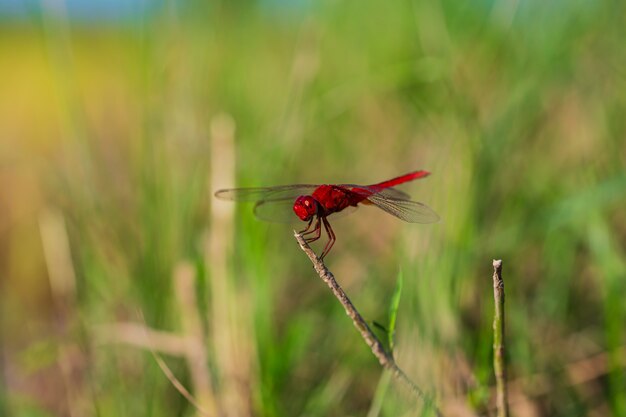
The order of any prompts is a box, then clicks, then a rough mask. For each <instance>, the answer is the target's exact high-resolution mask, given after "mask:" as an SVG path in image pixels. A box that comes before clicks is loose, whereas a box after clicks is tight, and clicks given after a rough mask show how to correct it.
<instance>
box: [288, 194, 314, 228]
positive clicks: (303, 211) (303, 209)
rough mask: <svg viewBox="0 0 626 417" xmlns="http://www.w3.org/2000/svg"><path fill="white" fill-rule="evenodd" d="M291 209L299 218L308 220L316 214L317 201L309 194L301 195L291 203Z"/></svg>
mask: <svg viewBox="0 0 626 417" xmlns="http://www.w3.org/2000/svg"><path fill="white" fill-rule="evenodd" d="M293 211H294V213H296V216H298V217H299V218H300V220H304V221H305V222H306V221H309V220H311V217H313V216H315V215H316V214H317V201H315V199H314V198H313V197H311V196H310V195H301V196H300V197H298V198H296V201H295V202H294V203H293Z"/></svg>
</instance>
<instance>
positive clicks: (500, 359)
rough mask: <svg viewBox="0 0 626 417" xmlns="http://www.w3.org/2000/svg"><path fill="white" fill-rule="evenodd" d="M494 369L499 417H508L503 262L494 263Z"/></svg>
mask: <svg viewBox="0 0 626 417" xmlns="http://www.w3.org/2000/svg"><path fill="white" fill-rule="evenodd" d="M493 298H494V299H495V314H494V317H493V368H494V371H495V374H496V409H497V415H498V417H508V415H509V406H508V400H507V387H506V369H505V364H504V281H503V280H502V260H494V261H493Z"/></svg>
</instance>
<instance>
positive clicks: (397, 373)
mask: <svg viewBox="0 0 626 417" xmlns="http://www.w3.org/2000/svg"><path fill="white" fill-rule="evenodd" d="M294 236H295V237H296V240H297V241H298V244H299V245H300V248H301V249H302V251H303V252H304V253H306V254H307V256H308V257H309V259H310V260H311V263H312V264H313V267H314V268H315V271H316V272H317V274H318V275H319V277H320V278H321V279H322V281H324V282H325V283H326V285H328V287H329V288H330V290H331V291H332V293H333V295H334V296H335V298H337V300H339V302H340V303H341V305H342V306H343V308H344V309H345V310H346V314H347V315H348V317H350V319H352V323H354V327H356V328H357V330H358V331H359V333H361V336H362V337H363V340H365V343H367V345H368V346H369V347H370V349H371V350H372V353H373V354H374V356H376V359H378V362H379V363H380V364H381V365H382V366H383V368H385V369H387V370H389V371H390V372H391V373H392V375H393V376H394V377H395V378H396V379H398V380H400V381H402V382H404V383H405V384H406V385H407V386H408V387H409V388H410V389H411V391H412V392H413V393H414V394H415V395H416V396H417V397H418V398H420V399H421V400H422V401H424V403H425V404H426V405H427V406H430V407H432V409H433V410H434V412H435V414H436V415H437V416H441V412H440V411H439V409H438V408H437V406H436V405H435V404H434V403H433V402H432V400H431V399H430V398H429V397H428V396H426V394H424V392H423V391H422V390H421V388H420V387H418V386H417V385H416V384H415V383H414V382H413V381H412V380H411V379H410V378H409V377H408V376H407V375H406V374H405V373H404V371H403V370H402V369H400V367H399V366H398V365H397V364H396V361H395V360H394V359H393V356H392V355H391V354H390V353H389V352H387V351H386V350H385V348H384V346H383V344H382V342H381V341H380V340H379V339H378V337H376V335H375V334H374V332H372V330H371V329H370V327H369V326H368V325H367V323H366V322H365V320H363V317H362V316H361V314H360V313H359V311H358V310H357V309H356V307H355V306H354V304H352V301H350V299H349V298H348V295H347V294H346V293H345V291H344V290H343V288H341V286H340V285H339V283H338V282H337V280H336V279H335V276H334V275H333V274H332V272H330V271H329V270H328V268H326V265H324V262H323V261H322V260H320V259H319V258H318V257H317V255H315V252H313V250H312V249H311V247H310V246H309V245H308V244H307V243H306V242H305V240H304V238H303V237H302V235H301V234H299V233H298V232H295V231H294Z"/></svg>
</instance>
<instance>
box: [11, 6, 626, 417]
mask: <svg viewBox="0 0 626 417" xmlns="http://www.w3.org/2000/svg"><path fill="white" fill-rule="evenodd" d="M478 3H480V4H478ZM502 4H505V3H502ZM502 10H504V11H502ZM502 10H501V11H500V12H494V11H493V9H492V7H491V6H490V5H488V4H483V2H476V4H471V5H469V4H468V5H464V6H461V5H459V4H457V3H456V2H452V1H442V2H438V1H426V2H399V3H394V4H393V5H390V4H387V3H382V2H329V1H325V2H319V3H315V4H314V5H311V6H310V8H307V9H304V10H302V11H298V10H297V9H289V11H284V12H276V11H272V10H268V9H265V8H263V7H262V6H259V5H255V4H254V3H248V2H235V3H230V2H227V3H223V4H222V3H210V4H205V3H203V2H192V3H190V4H188V5H185V6H181V7H179V8H164V9H163V10H160V11H158V12H157V13H155V15H153V16H150V17H146V18H145V19H144V20H142V21H140V22H136V23H134V24H125V25H124V26H122V27H115V26H114V25H113V26H110V27H103V26H98V27H95V28H90V27H88V26H86V25H79V24H73V23H68V22H64V21H55V20H54V19H53V16H51V15H47V14H46V13H43V14H42V15H41V16H40V17H39V18H38V20H36V21H33V23H32V25H30V26H23V27H20V26H19V25H15V26H11V27H8V26H7V27H6V28H4V29H2V32H1V33H2V35H0V42H1V43H0V59H1V60H2V62H9V61H8V60H9V58H7V57H8V56H9V54H11V45H12V44H14V43H15V42H18V41H19V42H21V45H24V47H23V48H20V51H21V52H20V55H19V57H20V58H19V59H18V60H16V61H15V62H14V63H13V67H6V66H5V68H12V69H9V70H7V71H11V72H10V73H8V75H7V76H6V77H2V78H3V80H0V83H4V84H5V85H4V87H5V89H6V91H12V92H13V96H16V97H34V99H33V100H31V101H29V100H26V102H25V103H26V104H20V103H21V102H19V103H18V104H16V105H9V104H11V103H10V102H9V101H8V100H7V99H6V98H5V99H0V104H2V106H1V107H0V111H6V116H7V117H4V116H5V114H2V116H3V119H5V120H6V123H3V125H4V128H3V127H0V137H5V136H6V137H9V138H10V137H13V136H12V135H13V133H12V132H14V131H19V132H23V135H24V136H23V138H22V140H23V141H24V142H23V145H22V146H23V147H22V148H13V144H12V143H11V142H7V143H6V144H5V143H4V142H2V147H0V156H2V159H3V160H4V161H8V162H6V163H4V162H3V164H4V166H5V167H7V169H6V170H5V171H6V172H7V173H8V174H7V177H6V178H7V180H6V187H5V190H4V191H0V197H2V198H5V199H6V200H7V201H13V200H16V201H17V202H20V204H18V203H15V204H16V205H15V206H12V205H11V207H13V208H12V210H14V211H15V212H18V211H19V212H24V213H25V214H24V219H25V220H14V219H15V218H17V217H10V216H9V217H7V219H13V220H8V221H7V223H6V224H7V228H6V229H5V230H7V238H6V242H7V244H6V245H2V247H0V255H1V258H0V259H1V262H0V263H1V265H2V266H1V267H2V268H3V269H2V271H3V272H2V273H3V274H4V275H6V276H7V277H8V278H9V279H8V280H7V283H8V284H7V287H6V288H7V290H6V291H3V294H2V295H0V305H1V311H2V316H3V318H2V321H1V322H0V324H1V326H0V329H2V330H1V331H0V342H1V344H0V346H1V350H0V353H2V354H3V359H2V360H3V367H4V368H5V369H8V370H7V371H6V372H4V374H3V378H2V383H0V414H2V415H15V416H31V415H67V413H68V410H69V409H74V410H79V411H80V413H79V415H93V416H95V415H98V416H102V417H106V416H173V415H180V416H183V415H193V414H194V413H195V411H194V409H193V407H192V406H191V405H190V404H189V403H188V402H187V401H186V400H184V399H183V398H182V397H181V396H180V395H179V394H178V393H177V392H176V390H175V389H174V388H173V387H172V386H171V384H170V382H169V381H168V380H167V379H166V378H165V376H164V375H163V373H162V372H161V370H160V369H159V368H158V366H157V365H156V363H155V362H154V359H153V358H152V356H151V354H150V352H149V351H146V350H143V349H140V348H137V347H134V346H128V345H124V344H111V343H100V342H98V343H95V342H94V341H95V340H96V336H97V332H98V330H97V329H98V327H97V326H99V325H102V324H111V323H115V322H126V321H134V322H137V321H139V320H140V317H139V315H138V313H137V312H138V311H141V312H143V315H144V317H145V320H146V321H147V323H148V324H149V325H150V326H152V327H154V328H158V329H162V330H166V331H169V332H173V333H176V334H182V332H183V328H182V326H183V323H184V320H183V317H181V314H183V312H185V311H188V310H186V309H185V308H184V307H185V306H181V305H180V301H179V299H178V298H177V296H176V279H175V277H174V270H175V268H176V266H177V265H179V264H180V263H181V262H184V261H190V262H191V263H192V264H193V265H194V268H195V272H196V283H195V296H196V301H197V303H196V304H197V305H194V306H191V307H192V309H195V311H197V312H198V313H199V317H200V328H201V329H202V337H203V338H204V341H205V343H204V346H205V348H206V354H207V357H208V360H207V363H206V364H205V366H202V364H198V363H195V364H194V365H193V366H200V367H202V368H203V369H204V372H206V373H207V374H208V375H210V380H211V382H212V384H213V386H214V387H215V390H216V393H215V399H216V401H217V402H218V403H222V404H226V405H228V404H231V405H232V404H235V405H234V406H233V407H231V408H229V409H231V410H233V409H239V410H240V414H239V415H246V414H249V415H258V416H268V417H273V416H276V417H279V416H344V415H367V414H368V413H370V414H369V415H370V416H374V415H377V416H378V415H380V416H399V415H420V413H421V412H422V410H421V408H422V407H421V404H420V403H416V402H415V401H414V400H413V399H412V398H411V397H410V395H409V394H408V393H407V392H406V391H404V390H403V387H402V386H401V384H396V383H395V382H394V381H390V380H389V379H388V377H387V376H385V374H383V373H382V370H381V369H380V366H379V365H378V363H377V362H376V360H375V358H374V357H373V355H372V354H371V352H370V351H369V349H368V348H367V346H366V345H365V344H364V343H363V342H362V340H361V339H360V337H359V335H358V333H357V332H356V331H355V329H354V328H353V326H352V324H351V323H350V321H349V319H348V318H347V317H346V316H345V314H344V312H343V309H342V308H341V306H340V305H339V304H338V303H337V301H336V300H335V299H334V298H333V297H332V296H331V295H330V294H329V293H328V291H327V289H326V288H324V287H323V285H322V283H321V281H320V280H319V279H317V278H316V277H315V273H314V271H312V269H311V266H310V263H309V262H308V261H307V259H306V257H305V256H304V255H303V254H302V253H301V252H300V251H299V249H298V247H297V244H296V242H295V240H294V239H293V237H292V231H291V228H290V227H289V226H282V225H268V224H265V223H261V222H258V221H257V220H256V219H254V216H253V214H252V207H250V206H249V205H243V204H242V205H239V206H234V205H233V206H231V207H230V208H231V209H232V210H233V211H234V218H233V223H232V227H231V226H229V224H230V223H229V222H228V221H227V220H216V218H215V217H212V214H211V213H212V211H211V210H212V209H213V208H214V207H215V206H214V205H215V204H216V202H215V200H214V198H213V197H212V192H213V191H214V190H212V189H211V184H213V183H215V182H216V180H218V179H219V178H229V174H230V173H232V175H234V177H235V178H236V182H235V183H234V184H233V183H218V184H216V185H218V186H219V187H224V188H226V187H231V186H235V185H236V186H262V185H273V184H284V183H300V182H301V183H309V182H313V183H323V182H351V183H352V182H354V183H372V182H376V181H380V180H383V179H386V178H387V177H393V176H396V175H400V174H402V173H405V172H408V171H410V170H413V169H418V168H423V169H427V170H429V171H431V172H432V176H430V177H428V178H427V179H424V180H420V181H419V182H417V183H412V184H408V185H406V186H403V190H406V191H407V192H409V193H410V194H411V195H413V196H415V198H416V199H417V200H419V201H423V202H425V203H427V204H428V205H429V206H431V207H432V208H433V209H435V210H436V211H437V212H438V213H439V214H440V216H441V218H442V222H440V223H438V224H435V225H425V226H421V225H409V224H402V223H401V222H400V221H396V220H395V219H392V218H387V217H386V215H385V214H384V213H382V212H377V211H376V210H375V209H371V208H368V207H366V208H363V209H359V211H358V212H357V213H356V214H353V215H351V216H349V217H346V218H345V219H338V220H337V221H335V222H333V227H334V229H335V231H336V233H337V237H338V240H337V244H336V245H335V247H334V248H333V251H332V252H331V254H330V255H329V256H328V258H327V263H328V266H329V268H330V269H331V270H332V271H333V273H334V274H335V275H336V277H337V279H338V280H339V282H340V283H341V285H342V286H343V287H344V288H345V290H346V292H347V293H348V294H349V295H350V297H351V299H352V300H353V302H354V303H355V305H356V306H357V307H358V308H359V310H360V311H361V313H362V314H363V316H364V318H365V319H366V320H368V322H372V321H376V322H379V323H388V324H389V327H388V329H387V330H389V331H390V335H389V336H390V337H391V335H393V334H394V333H395V336H394V337H393V348H394V349H393V350H394V355H395V357H396V359H397V361H398V364H399V365H400V367H402V368H403V369H404V370H405V371H406V372H407V374H408V375H409V376H410V377H411V378H412V379H413V380H414V381H415V382H416V383H417V384H418V385H419V386H420V387H421V388H422V389H423V390H425V391H426V392H428V393H430V394H432V395H434V396H435V397H436V398H437V401H438V403H439V404H440V406H441V408H442V409H443V410H444V412H445V410H446V409H448V408H447V407H451V406H452V404H454V405H457V406H458V405H459V404H460V406H462V407H465V408H466V409H467V410H470V411H471V412H475V413H477V414H479V413H482V412H484V411H485V410H487V409H488V407H489V401H490V391H489V390H490V389H491V388H492V387H493V385H494V377H493V369H492V356H491V354H492V353H491V346H492V337H493V335H492V330H491V323H492V314H493V300H492V288H491V285H492V284H491V273H492V271H491V268H492V267H491V261H492V259H500V258H501V259H503V260H504V280H505V285H506V294H507V304H506V309H507V310H506V314H507V340H506V341H507V360H508V365H509V377H510V378H511V379H512V380H515V381H517V382H516V384H515V385H514V386H512V389H514V390H515V391H514V394H515V396H516V398H523V401H522V402H523V403H524V404H526V405H528V404H532V406H533V407H534V409H535V410H536V411H537V414H535V415H545V416H573V415H616V416H624V415H626V394H624V393H626V379H625V377H624V375H625V372H624V358H623V354H624V346H625V345H626V340H625V339H626V337H625V327H624V321H625V320H626V307H625V306H626V304H624V302H623V300H624V299H625V298H626V285H625V284H624V283H625V281H624V278H626V256H625V249H624V248H625V247H626V245H625V243H626V216H624V210H623V206H624V203H625V202H626V176H625V174H624V166H625V163H626V160H625V156H624V155H626V140H625V138H626V123H624V120H625V119H624V114H625V112H626V94H625V91H626V72H625V70H624V68H626V49H624V47H623V45H622V44H623V42H622V40H623V39H625V35H626V33H625V32H626V30H625V28H626V19H625V18H624V17H625V16H626V13H625V12H626V10H624V7H623V6H622V5H621V4H614V3H610V2H582V1H580V2H569V3H568V4H565V3H564V2H559V3H558V5H557V4H556V3H555V4H553V5H551V6H543V5H541V4H540V3H539V2H534V1H522V2H519V8H518V9H517V11H516V12H515V14H514V18H513V20H512V22H511V23H510V25H509V24H507V23H506V22H507V19H506V10H505V9H502ZM498 13H504V14H498ZM498 16H500V17H498ZM37 63H39V64H37ZM20 75H22V76H20ZM8 80H18V81H11V82H9V81H8ZM31 84H32V85H33V86H34V87H33V88H34V90H35V92H31V93H28V91H31V90H29V87H28V86H29V85H31ZM42 86H43V87H42ZM17 94H19V95H17ZM28 94H31V95H28ZM9 96H11V95H10V94H7V95H6V96H5V97H9ZM7 103H8V104H7ZM20 112H21V113H20ZM221 113H226V114H228V115H230V116H231V117H232V119H233V120H234V122H235V125H236V131H235V136H234V142H233V144H232V151H234V152H235V155H236V165H235V166H234V167H231V168H226V169H225V170H224V171H223V172H216V169H215V167H212V166H211V161H212V160H215V158H217V160H218V161H219V160H221V159H223V158H225V155H226V152H227V151H228V150H229V149H230V147H229V145H228V142H226V145H223V144H222V145H216V144H215V143H216V142H215V140H216V139H215V132H213V133H211V132H212V126H213V127H214V128H215V124H214V123H215V120H216V119H215V118H216V116H217V115H218V114H221ZM38 120H41V122H40V123H39V124H38V123H37V121H38ZM214 152H217V153H218V155H214ZM222 153H223V154H222ZM212 158H213V159H212ZM231 170H232V171H231ZM27 171H32V172H34V173H35V174H34V175H33V176H28V175H26V174H24V173H25V172H27ZM3 181H4V180H3ZM217 182H219V181H217ZM24 184H31V185H32V188H33V189H36V190H37V191H29V188H24V189H25V191H23V192H19V191H18V188H17V187H18V186H20V185H21V186H22V187H24ZM9 199H11V200H9ZM21 202H23V204H22V203H21ZM11 204H14V203H11ZM221 207H223V206H221ZM44 208H46V209H48V208H52V209H58V210H60V213H62V216H63V219H64V221H65V224H66V226H67V233H68V236H69V243H70V246H69V247H70V250H71V254H70V255H71V258H69V259H70V261H71V265H70V266H71V269H73V270H74V271H75V276H76V291H75V292H70V293H69V294H66V295H64V296H62V297H61V298H59V297H58V296H55V295H54V293H51V292H50V290H49V285H50V284H49V282H48V276H49V274H50V271H49V270H48V266H47V264H46V263H45V261H44V257H43V254H42V249H41V243H40V237H39V233H40V231H39V226H38V223H37V222H38V220H37V219H38V218H39V213H40V212H41V210H42V209H44ZM212 234H214V235H213V236H214V238H215V239H216V242H218V244H217V246H216V247H217V252H214V253H212V252H211V251H209V250H208V249H207V242H208V241H209V239H210V238H209V236H212ZM3 239H4V238H3ZM215 253H217V255H215ZM398 270H401V271H403V272H402V274H401V275H398ZM400 276H402V281H400V278H399V277H400ZM400 282H402V287H401V288H402V290H401V294H402V297H401V299H399V294H400V289H399V288H400V284H399V283H400ZM396 286H397V287H396ZM398 299H399V302H398ZM390 306H391V307H390ZM186 307H189V306H186ZM390 317H391V318H392V321H391V322H389V318H390ZM391 340H392V339H390V343H391ZM599 353H606V355H607V356H606V357H607V361H606V363H604V364H600V365H597V366H596V368H594V371H597V374H596V376H595V377H593V378H591V379H589V380H587V381H585V382H583V383H573V382H572V376H571V375H569V374H568V372H567V369H569V368H568V367H569V366H571V364H573V363H576V362H577V361H580V360H583V359H585V358H588V357H591V356H593V355H595V354H599ZM63 355H67V358H69V359H67V360H68V363H69V364H70V365H71V368H72V369H73V371H72V372H71V373H70V377H67V375H65V377H64V374H63V371H62V369H61V367H60V365H59V363H62V360H63ZM164 356H165V357H166V360H167V363H168V364H169V366H170V367H171V368H172V369H173V371H174V373H175V374H176V375H177V376H178V377H179V378H180V379H181V381H182V383H183V384H184V385H185V386H187V387H189V388H193V378H192V376H191V373H190V371H189V364H188V363H187V362H186V361H185V360H184V358H181V357H174V356H170V355H164ZM5 365H6V366H5ZM530 376H535V377H536V378H539V379H540V380H541V381H542V382H541V383H536V382H531V380H529V378H530ZM533 381H537V380H536V379H535V380H533ZM46 389H49V390H51V391H50V392H53V393H54V395H43V392H45V391H46ZM512 397H514V396H513V395H512ZM522 402H519V401H518V402H517V403H513V404H511V410H512V412H513V414H514V415H519V416H523V415H530V414H525V411H524V409H526V410H528V408H523V406H524V404H522ZM373 403H374V404H373ZM238 407H239V408H238ZM424 413H425V414H426V415H427V411H424ZM233 415H236V414H233ZM451 415H454V414H452V413H451Z"/></svg>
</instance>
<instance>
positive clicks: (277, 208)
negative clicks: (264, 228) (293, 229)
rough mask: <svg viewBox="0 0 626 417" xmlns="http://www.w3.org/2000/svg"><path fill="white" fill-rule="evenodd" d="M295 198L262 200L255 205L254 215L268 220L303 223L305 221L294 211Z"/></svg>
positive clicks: (295, 223)
mask: <svg viewBox="0 0 626 417" xmlns="http://www.w3.org/2000/svg"><path fill="white" fill-rule="evenodd" d="M294 199H295V198H284V199H281V200H261V201H259V202H258V203H256V204H255V205H254V215H255V216H256V217H257V219H259V220H265V221H266V222H272V223H285V224H293V225H302V224H303V223H304V222H303V221H302V220H300V218H299V217H298V216H296V213H294V211H293V202H294Z"/></svg>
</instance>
